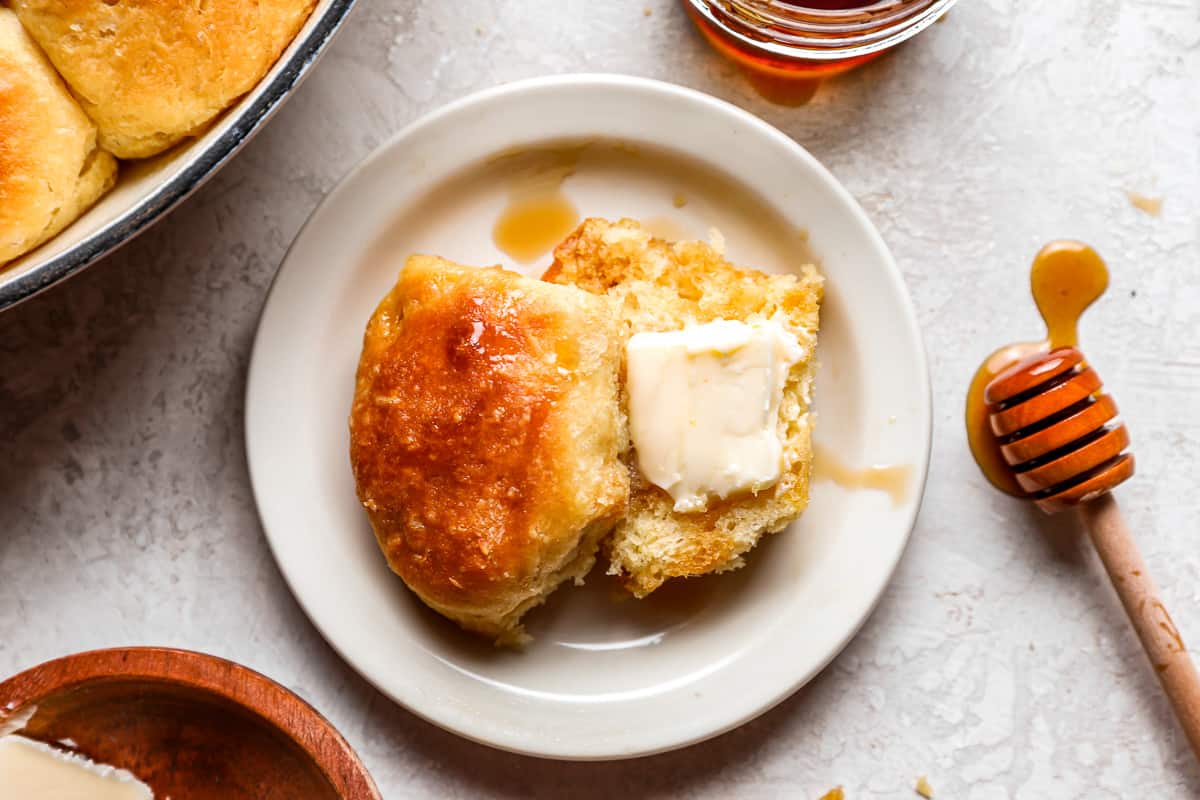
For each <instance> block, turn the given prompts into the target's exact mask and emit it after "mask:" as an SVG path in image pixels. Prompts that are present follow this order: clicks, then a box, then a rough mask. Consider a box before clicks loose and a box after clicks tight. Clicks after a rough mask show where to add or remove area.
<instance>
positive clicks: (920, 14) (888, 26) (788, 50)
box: [686, 0, 957, 61]
mask: <svg viewBox="0 0 1200 800" xmlns="http://www.w3.org/2000/svg"><path fill="white" fill-rule="evenodd" d="M686 2H687V4H688V5H689V6H690V7H691V9H692V11H694V12H695V13H697V14H699V15H700V16H701V17H702V18H703V19H704V21H705V22H707V23H708V24H710V25H712V26H714V27H715V28H716V29H717V30H719V31H720V32H721V33H723V34H725V35H727V36H730V37H732V38H733V39H735V40H737V41H738V42H739V43H740V44H742V45H743V46H745V47H747V48H749V49H751V50H754V51H757V52H759V53H762V54H765V55H769V56H774V57H778V58H785V59H787V58H794V59H804V60H808V61H841V60H844V59H850V58H855V57H859V56H866V55H871V54H874V53H878V52H881V51H883V50H887V49H888V48H891V47H894V46H895V45H897V44H900V43H901V42H903V41H906V40H907V39H910V38H912V37H913V36H915V35H917V34H918V33H920V32H921V31H923V30H925V28H927V27H929V26H930V25H932V24H933V23H934V22H936V21H937V20H938V19H940V18H941V16H942V15H943V14H945V13H946V12H947V11H949V10H950V7H951V6H953V5H954V3H955V2H957V0H878V2H875V3H871V4H869V5H865V6H861V7H859V8H853V9H844V10H838V9H816V8H802V7H797V6H794V5H791V4H789V3H783V2H780V1H779V0H686ZM755 20H758V21H760V22H761V23H763V25H762V27H756V26H755V25H754V21H755ZM766 23H769V26H768V25H767V24H766ZM764 29H766V30H764ZM768 31H769V32H768Z"/></svg>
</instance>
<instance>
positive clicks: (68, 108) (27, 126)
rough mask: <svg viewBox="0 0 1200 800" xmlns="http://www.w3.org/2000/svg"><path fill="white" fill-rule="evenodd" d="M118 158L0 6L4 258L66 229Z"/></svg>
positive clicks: (0, 238) (0, 240)
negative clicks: (102, 147)
mask: <svg viewBox="0 0 1200 800" xmlns="http://www.w3.org/2000/svg"><path fill="white" fill-rule="evenodd" d="M115 174H116V162H115V161H114V160H113V158H112V157H111V156H110V155H108V154H107V153H102V152H99V151H98V150H96V128H95V126H94V125H92V123H91V122H90V121H89V120H88V118H87V116H86V115H85V114H84V113H83V111H81V110H80V108H79V106H78V104H76V102H75V101H74V99H72V97H71V95H70V93H69V92H68V91H67V88H66V87H65V86H64V85H63V83H62V81H61V80H59V78H58V76H57V75H55V73H54V68H53V67H52V66H50V63H49V62H48V61H46V58H45V56H43V55H42V53H41V52H40V51H39V50H38V48H37V45H36V44H34V42H33V41H32V40H31V39H30V38H29V36H28V35H27V34H26V33H25V32H24V30H22V28H21V25H20V23H19V22H18V21H17V18H16V17H15V16H14V15H13V13H12V12H11V11H9V10H8V9H6V8H0V265H3V264H4V263H5V262H6V261H9V260H11V259H13V258H16V257H17V256H19V255H21V254H22V253H24V252H26V251H28V250H32V249H33V248H34V247H36V246H37V245H39V244H41V243H42V242H44V241H45V240H47V239H49V238H50V237H51V236H53V235H54V234H55V233H57V232H58V231H59V230H61V229H62V228H64V227H65V226H66V225H67V224H69V223H70V222H71V221H72V220H74V219H75V218H76V217H77V216H78V215H79V214H80V213H82V212H83V211H84V210H85V209H86V208H87V207H88V206H90V205H91V204H92V203H93V202H95V200H96V198H98V197H99V196H100V195H101V194H103V193H104V192H105V191H107V190H108V188H109V187H110V186H111V185H112V183H113V180H114V178H115Z"/></svg>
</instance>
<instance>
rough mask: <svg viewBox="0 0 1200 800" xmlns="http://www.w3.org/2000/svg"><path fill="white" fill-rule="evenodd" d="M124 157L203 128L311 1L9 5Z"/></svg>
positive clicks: (258, 69)
mask: <svg viewBox="0 0 1200 800" xmlns="http://www.w3.org/2000/svg"><path fill="white" fill-rule="evenodd" d="M11 5H12V7H13V9H14V10H15V11H16V12H17V14H18V16H20V18H21V22H22V23H23V24H24V25H25V27H26V28H27V29H28V30H29V32H30V33H31V34H32V35H33V37H34V39H36V40H37V42H38V44H39V45H41V47H42V49H43V50H45V51H46V54H47V55H48V56H49V57H50V60H51V61H52V62H53V63H54V66H55V67H56V68H57V69H58V71H59V72H60V73H61V74H62V76H63V78H65V79H66V81H67V83H68V84H69V85H70V86H71V89H72V91H74V93H75V96H76V97H77V98H79V101H80V103H81V105H82V106H83V108H84V110H85V111H86V112H87V113H88V115H89V116H90V117H91V118H92V119H93V120H95V122H96V124H97V125H98V126H99V128H100V143H101V145H102V146H103V147H104V148H105V149H106V150H108V151H109V152H111V153H114V154H115V155H117V156H119V157H121V158H144V157H146V156H150V155H154V154H155V153H158V152H160V151H162V150H164V149H166V148H167V147H169V146H171V145H172V144H174V143H175V142H177V141H178V140H179V139H181V138H183V137H185V136H188V135H191V134H194V133H196V132H197V131H199V130H200V129H201V128H202V127H203V126H204V125H205V124H206V123H207V122H208V121H209V120H210V119H212V118H213V117H214V116H216V115H217V114H218V113H220V112H221V111H222V110H223V109H224V108H225V107H226V106H228V105H229V104H230V103H231V102H233V101H234V100H235V99H236V98H238V97H239V96H241V95H242V94H245V93H246V92H248V91H249V90H250V89H252V88H253V87H254V85H255V84H257V83H258V81H259V80H260V79H261V78H262V76H263V75H265V74H266V72H267V70H268V69H270V67H271V65H272V64H274V63H275V61H276V59H277V58H278V57H279V54H280V53H281V52H283V49H284V48H285V47H287V45H288V43H290V42H291V40H292V38H293V37H294V36H295V35H296V32H297V31H298V30H299V29H300V26H301V25H303V24H304V21H305V20H306V19H307V18H308V15H309V13H310V12H311V11H312V8H313V5H314V0H205V2H202V3H197V2H190V0H120V2H106V1H105V0H12V2H11Z"/></svg>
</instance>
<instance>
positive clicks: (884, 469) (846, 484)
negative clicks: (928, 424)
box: [813, 443, 913, 506]
mask: <svg viewBox="0 0 1200 800" xmlns="http://www.w3.org/2000/svg"><path fill="white" fill-rule="evenodd" d="M912 471H913V470H912V467H910V466H908V465H886V466H881V465H876V466H871V467H865V468H855V467H850V466H847V465H846V464H845V463H844V462H843V461H842V460H841V459H839V458H838V457H837V456H836V455H834V454H833V453H832V452H831V451H830V450H828V449H827V448H825V447H823V446H822V445H819V444H815V443H814V444H813V479H814V480H827V481H833V482H834V483H836V484H837V485H838V486H841V487H842V488H843V489H851V490H856V489H875V490H877V491H880V492H886V493H887V494H888V495H889V496H890V497H891V498H892V505H893V506H898V505H900V504H901V503H903V502H904V498H905V497H906V496H907V495H908V486H909V484H910V483H911V481H912Z"/></svg>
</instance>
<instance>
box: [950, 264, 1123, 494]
mask: <svg viewBox="0 0 1200 800" xmlns="http://www.w3.org/2000/svg"><path fill="white" fill-rule="evenodd" d="M1029 279H1030V280H1029V282H1030V289H1031V290H1032V292H1033V300H1034V302H1035V303H1036V304H1037V307H1038V311H1040V312H1041V315H1042V320H1043V321H1045V323H1046V338H1045V339H1043V340H1041V341H1034V342H1016V343H1013V344H1010V345H1006V346H1004V347H1001V348H1000V349H998V350H996V351H995V352H994V353H992V354H991V355H990V356H988V357H987V359H986V360H985V361H984V362H983V364H982V365H981V366H980V367H979V370H978V371H977V372H976V373H975V377H974V378H973V379H972V380H971V388H970V390H969V391H968V392H967V408H966V423H967V442H968V443H969V444H970V447H971V454H972V455H974V456H975V461H976V462H977V463H978V464H979V468H980V469H981V470H982V471H983V474H984V475H985V476H986V477H987V479H988V480H989V481H991V482H992V484H993V485H994V486H995V487H996V488H997V489H1000V490H1001V491H1003V492H1007V493H1008V494H1011V495H1013V496H1016V497H1028V496H1029V492H1028V491H1027V490H1026V489H1025V488H1023V487H1022V486H1021V484H1020V483H1018V479H1017V476H1016V474H1015V473H1014V471H1013V468H1012V467H1010V466H1009V465H1008V463H1007V462H1006V460H1005V458H1004V453H1003V451H1002V449H1001V447H1002V444H1003V440H1002V439H998V438H997V435H996V433H994V432H993V430H992V428H991V423H990V420H989V409H988V404H987V402H986V400H985V397H984V391H985V389H986V388H987V386H988V384H989V383H990V382H991V381H992V379H993V378H995V377H996V376H998V375H1000V374H1001V373H1002V372H1004V371H1005V370H1006V369H1008V368H1009V367H1011V366H1013V365H1014V364H1017V363H1019V362H1020V361H1022V360H1024V359H1026V358H1028V357H1029V356H1032V355H1036V354H1038V353H1047V352H1050V351H1051V350H1056V349H1058V348H1061V347H1075V346H1076V345H1077V344H1078V343H1079V331H1078V324H1079V318H1080V317H1081V316H1082V315H1083V312H1084V310H1085V309H1087V307H1088V306H1090V305H1091V304H1092V303H1094V302H1095V301H1096V300H1097V299H1098V298H1099V297H1100V296H1101V295H1102V294H1104V290H1105V289H1107V288H1108V268H1107V267H1105V265H1104V261H1103V260H1102V259H1101V258H1100V255H1099V254H1098V253H1097V252H1096V251H1095V250H1093V249H1092V248H1091V247H1088V246H1087V245H1085V244H1083V243H1081V242H1072V241H1057V242H1051V243H1050V244H1048V245H1046V246H1045V247H1043V248H1042V249H1041V250H1040V251H1039V252H1038V254H1037V256H1036V257H1035V258H1034V260H1033V267H1032V269H1031V271H1030V275H1029ZM1109 402H1111V401H1109Z"/></svg>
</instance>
